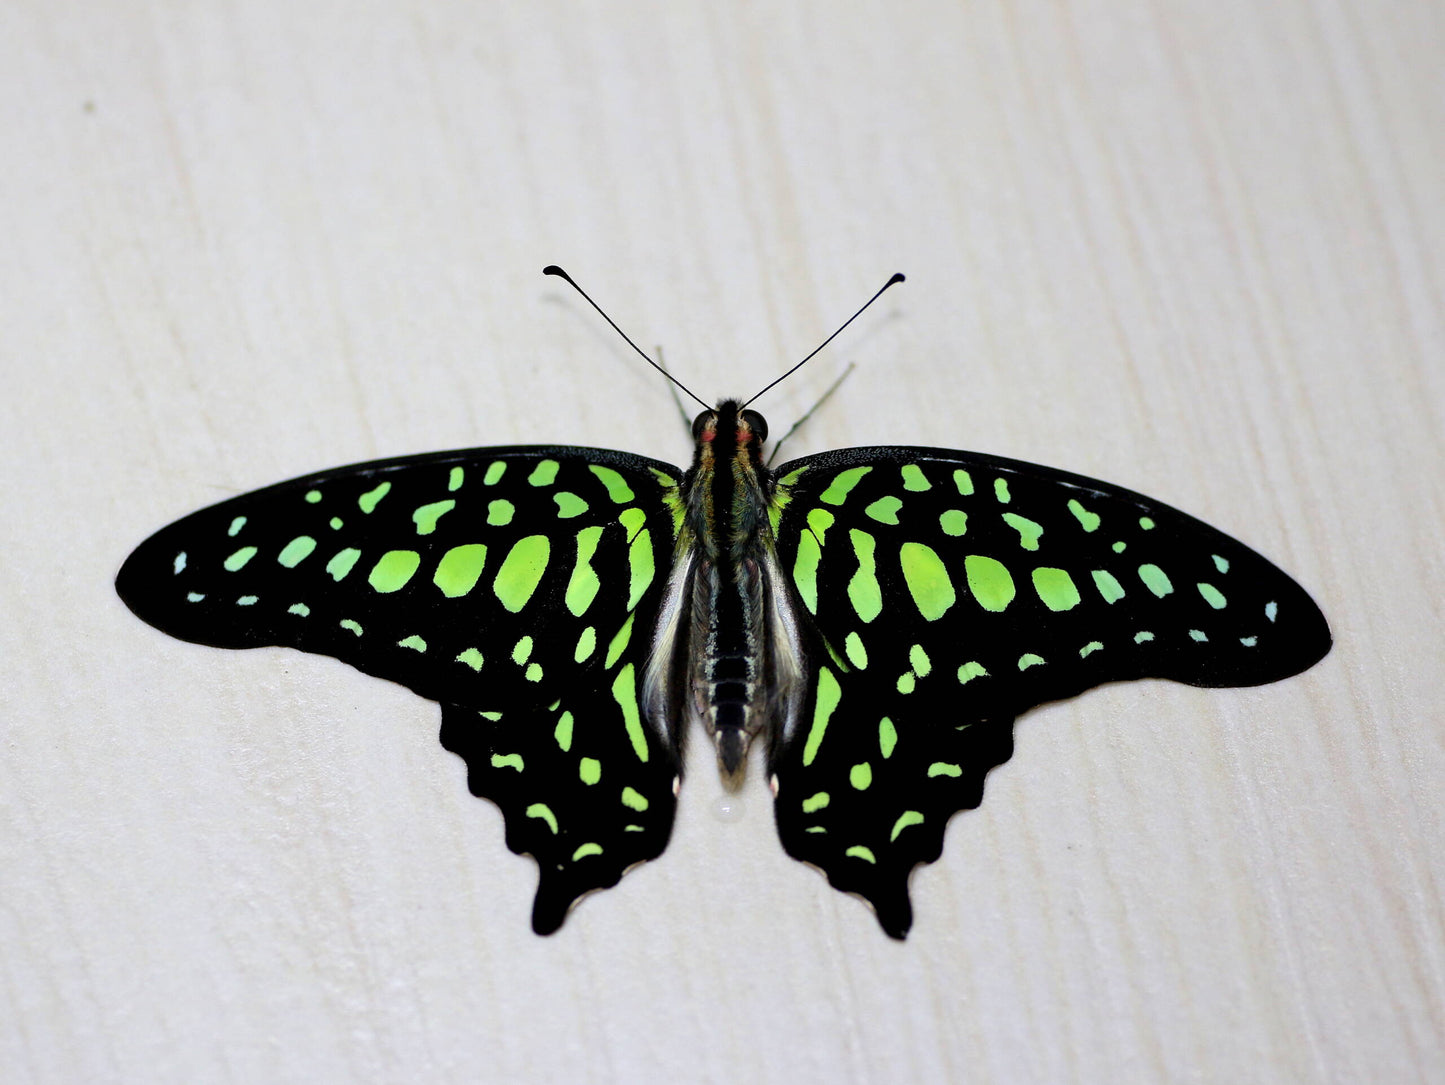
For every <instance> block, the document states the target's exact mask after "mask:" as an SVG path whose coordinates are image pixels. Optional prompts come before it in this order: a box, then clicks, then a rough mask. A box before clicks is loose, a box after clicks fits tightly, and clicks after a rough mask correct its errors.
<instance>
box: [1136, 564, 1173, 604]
mask: <svg viewBox="0 0 1445 1085" xmlns="http://www.w3.org/2000/svg"><path fill="white" fill-rule="evenodd" d="M1139 579H1140V580H1142V581H1144V586H1145V587H1146V588H1148V589H1149V590H1150V591H1152V592H1153V593H1154V594H1155V595H1157V596H1158V597H1159V598H1160V599H1163V598H1164V597H1165V596H1166V595H1168V594H1169V593H1170V592H1172V591H1173V590H1174V585H1173V584H1171V583H1169V577H1168V576H1167V575H1165V572H1164V570H1163V569H1161V568H1159V566H1157V565H1155V564H1153V563H1152V562H1151V563H1149V564H1147V565H1141V566H1139Z"/></svg>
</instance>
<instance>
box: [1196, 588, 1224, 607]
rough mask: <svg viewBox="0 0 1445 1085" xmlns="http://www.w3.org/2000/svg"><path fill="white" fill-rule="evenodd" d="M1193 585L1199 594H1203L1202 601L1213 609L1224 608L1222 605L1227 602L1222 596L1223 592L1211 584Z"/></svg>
mask: <svg viewBox="0 0 1445 1085" xmlns="http://www.w3.org/2000/svg"><path fill="white" fill-rule="evenodd" d="M1195 587H1197V588H1198V589H1199V594H1200V595H1202V596H1204V601H1205V602H1206V603H1208V604H1209V605H1210V606H1212V607H1213V608H1214V609H1215V610H1223V609H1224V605H1225V603H1226V602H1227V600H1226V599H1225V598H1224V593H1223V592H1222V591H1220V590H1219V589H1218V588H1216V587H1215V586H1214V585H1213V584H1196V585H1195Z"/></svg>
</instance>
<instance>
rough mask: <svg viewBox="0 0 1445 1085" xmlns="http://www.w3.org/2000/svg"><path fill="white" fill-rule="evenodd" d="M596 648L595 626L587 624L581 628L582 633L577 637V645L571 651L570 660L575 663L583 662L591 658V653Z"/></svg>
mask: <svg viewBox="0 0 1445 1085" xmlns="http://www.w3.org/2000/svg"><path fill="white" fill-rule="evenodd" d="M596 650H597V627H596V626H595V625H589V626H588V627H587V628H586V629H584V630H582V635H581V636H580V637H578V638H577V647H576V648H575V649H574V650H573V652H572V660H573V662H576V663H585V662H586V661H587V660H589V659H591V658H592V653H593V652H595V651H596Z"/></svg>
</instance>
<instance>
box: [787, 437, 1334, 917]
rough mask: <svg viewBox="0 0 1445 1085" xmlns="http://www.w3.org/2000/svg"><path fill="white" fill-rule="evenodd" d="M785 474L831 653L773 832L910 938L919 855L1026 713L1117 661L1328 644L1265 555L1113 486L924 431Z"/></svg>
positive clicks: (1158, 662)
mask: <svg viewBox="0 0 1445 1085" xmlns="http://www.w3.org/2000/svg"><path fill="white" fill-rule="evenodd" d="M779 476H780V478H781V480H782V482H781V483H780V487H779V494H778V498H777V505H778V506H779V507H780V509H781V514H780V516H779V518H778V549H779V556H780V559H781V561H782V563H783V565H784V567H785V569H787V570H788V571H789V573H790V574H791V578H792V581H793V585H794V586H795V587H796V589H797V593H798V597H799V599H800V600H801V603H802V606H803V608H804V609H805V610H806V611H807V612H808V613H809V614H811V615H812V616H813V618H814V621H815V631H816V635H817V636H818V637H819V638H820V640H821V641H822V642H823V643H822V644H820V646H819V651H818V652H817V653H816V654H817V655H818V656H820V657H821V659H822V660H824V662H822V663H821V664H820V665H819V666H817V667H816V668H815V670H814V673H813V674H812V675H811V677H810V692H809V699H808V703H807V704H806V706H805V709H804V712H803V715H802V718H801V722H800V725H799V727H798V728H797V730H796V733H795V734H793V735H791V736H789V737H788V738H787V739H786V740H785V741H784V742H783V743H782V744H780V746H779V747H778V748H777V749H775V750H774V753H773V767H774V772H775V774H776V776H777V780H778V795H777V803H776V812H777V820H778V831H779V834H780V836H781V838H782V842H783V846H784V847H785V848H786V849H787V851H788V853H789V854H791V855H793V856H794V857H795V858H797V859H800V860H804V861H806V862H809V863H812V864H814V865H816V866H818V867H820V868H822V870H823V871H824V872H825V873H827V875H828V877H829V879H830V881H831V882H832V883H833V884H834V885H835V886H836V887H838V888H839V889H843V890H846V891H849V892H856V893H859V894H860V895H862V896H864V897H866V898H867V899H868V900H870V901H871V902H872V903H873V905H874V907H875V908H876V910H877V913H878V917H879V920H880V922H882V924H883V926H884V928H885V929H886V930H887V931H888V932H889V933H890V934H892V935H894V936H895V937H902V936H903V935H904V934H905V933H906V932H907V930H908V927H909V925H910V924H911V921H912V911H911V907H910V905H909V901H908V890H907V880H908V876H909V873H910V872H911V871H912V869H913V867H914V866H915V865H917V864H918V863H920V862H932V861H933V860H935V859H937V858H938V856H939V855H940V854H941V852H942V847H943V833H944V827H945V825H946V823H947V821H948V819H949V817H950V816H951V815H952V814H953V813H954V812H955V811H957V810H960V809H966V808H971V807H974V806H977V805H978V803H979V802H980V800H981V798H982V794H983V780H984V776H985V774H986V773H987V772H988V770H989V769H991V768H992V767H993V766H995V765H997V764H1000V763H1002V762H1003V761H1005V760H1007V759H1008V757H1009V755H1010V753H1011V752H1012V736H1011V731H1012V723H1013V720H1014V717H1016V716H1017V715H1019V714H1020V713H1021V712H1023V711H1025V710H1026V709H1028V708H1030V707H1032V706H1034V705H1037V704H1041V703H1043V702H1046V701H1051V700H1057V699H1059V698H1062V697H1069V696H1072V695H1074V694H1077V693H1079V692H1082V691H1083V690H1085V689H1089V688H1091V687H1093V686H1096V685H1099V684H1101V683H1103V682H1110V681H1116V680H1120V679H1129V678H1142V677H1158V678H1170V679H1174V680H1176V681H1180V682H1188V683H1191V684H1194V685H1200V686H1241V685H1257V684H1260V683H1264V682H1272V681H1276V680H1278V679H1281V678H1285V677H1288V676H1289V675H1292V674H1297V673H1298V672H1300V671H1302V670H1304V669H1305V668H1307V667H1309V666H1311V665H1312V664H1313V663H1315V662H1316V661H1317V660H1319V659H1320V658H1321V657H1322V656H1323V655H1324V654H1325V653H1326V652H1327V651H1328V650H1329V647H1330V634H1329V629H1328V626H1327V625H1326V623H1325V620H1324V617H1323V615H1322V614H1321V613H1320V610H1319V608H1318V607H1317V606H1316V605H1315V604H1314V602H1313V600H1311V599H1310V597H1309V596H1308V595H1307V594H1306V593H1305V592H1304V590H1303V589H1302V588H1300V587H1299V585H1297V584H1296V583H1295V582H1294V581H1293V580H1291V579H1290V578H1289V577H1288V576H1287V575H1285V574H1284V573H1283V572H1281V571H1280V570H1279V569H1277V568H1276V567H1275V566H1274V565H1272V564H1271V563H1270V562H1269V561H1267V560H1266V559H1264V558H1263V557H1261V556H1260V555H1258V554H1256V553H1255V552H1254V551H1252V550H1250V549H1249V548H1248V547H1246V546H1244V545H1243V544H1242V543H1239V542H1237V541H1236V540H1234V539H1231V538H1230V537H1229V536H1227V535H1225V534H1223V533H1222V532H1220V531H1217V530H1215V529H1214V528H1212V527H1209V526H1208V525H1207V524H1204V523H1202V522H1200V521H1199V520H1196V519H1194V518H1193V517H1191V516H1187V515H1185V514H1184V513H1181V512H1179V511H1177V510H1176V509H1172V508H1170V507H1169V506H1167V505H1164V504H1161V503H1160V502H1157V501H1154V500H1151V499H1150V498H1146V497H1144V496H1142V495H1140V494H1136V493H1133V492H1131V491H1129V490H1125V489H1123V488H1121V487H1118V486H1112V485H1109V484H1108V483H1103V482H1098V481H1096V480H1093V479H1088V478H1084V477H1082V476H1078V475H1071V474H1067V473H1064V472H1060V471H1053V470H1050V469H1048V468H1043V467H1037V466H1034V465H1032V464H1026V463H1020V462H1018V461H1013V460H1005V459H1000V458H995V457H990V456H983V455H977V454H972V453H964V452H952V451H948V450H945V449H925V448H859V449H847V450H843V451H840V452H831V453H825V454H822V455H819V456H813V457H808V458H806V459H802V460H796V461H793V462H792V463H789V464H786V465H784V466H783V467H782V468H781V469H780V470H779Z"/></svg>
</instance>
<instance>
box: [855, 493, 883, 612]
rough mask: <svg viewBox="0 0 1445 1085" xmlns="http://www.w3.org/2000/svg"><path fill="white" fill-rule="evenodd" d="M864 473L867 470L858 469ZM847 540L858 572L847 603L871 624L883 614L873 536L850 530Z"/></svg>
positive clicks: (864, 532) (881, 591)
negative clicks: (874, 559) (854, 556)
mask: <svg viewBox="0 0 1445 1085" xmlns="http://www.w3.org/2000/svg"><path fill="white" fill-rule="evenodd" d="M859 470H863V471H866V470H868V468H866V467H864V468H859ZM848 540H849V541H850V542H851V543H852V544H853V553H854V555H856V556H857V558H858V571H857V572H856V573H854V574H853V579H852V580H850V581H848V601H849V602H850V603H852V604H853V610H854V611H855V612H857V614H858V617H859V618H861V619H862V620H863V621H865V622H871V621H872V620H873V619H874V618H876V617H878V615H879V614H881V613H882V612H883V590H882V589H881V588H880V587H879V586H878V576H877V573H876V572H875V570H874V566H873V552H874V550H875V549H876V544H875V543H874V541H873V536H872V535H869V534H868V533H867V532H866V531H859V530H858V529H857V528H851V529H849V531H848Z"/></svg>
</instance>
